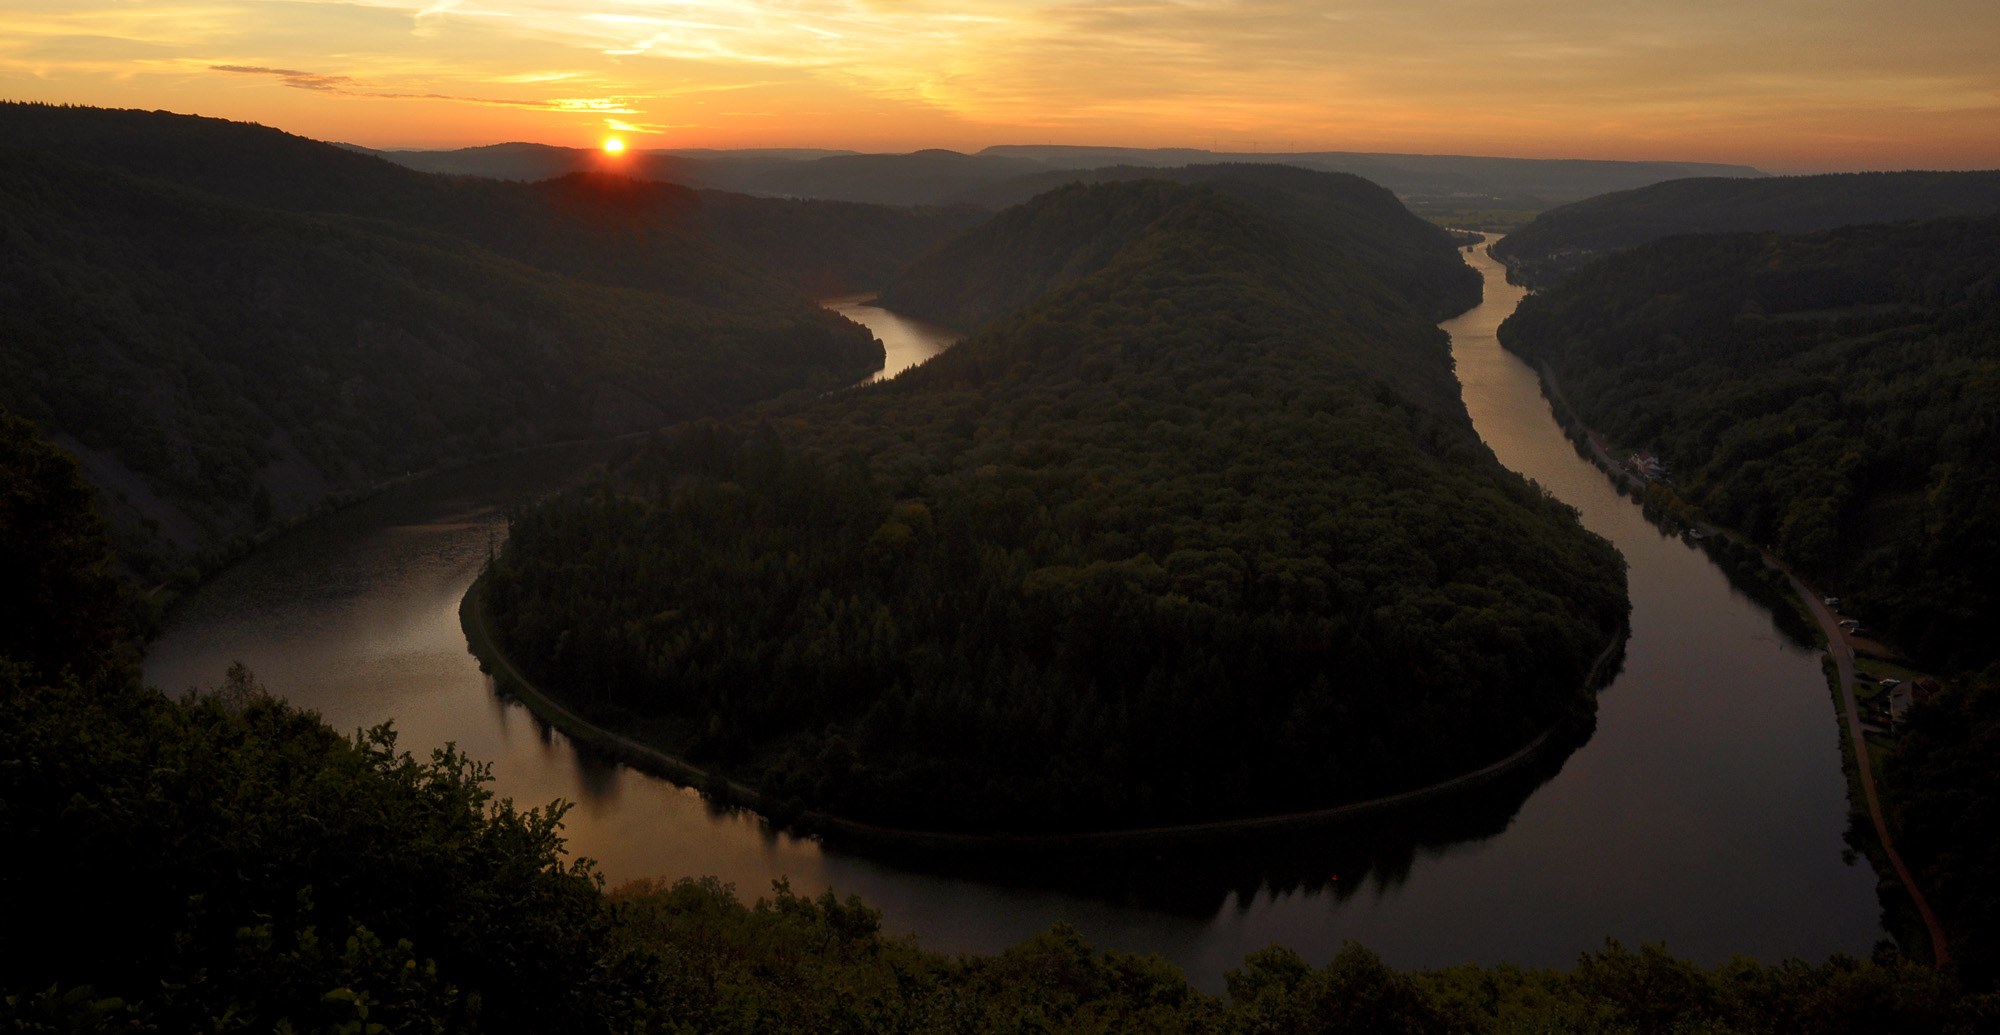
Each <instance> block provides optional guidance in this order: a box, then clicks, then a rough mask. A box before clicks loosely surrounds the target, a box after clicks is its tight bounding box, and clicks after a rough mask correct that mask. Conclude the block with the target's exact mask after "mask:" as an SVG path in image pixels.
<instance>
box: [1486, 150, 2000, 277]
mask: <svg viewBox="0 0 2000 1035" xmlns="http://www.w3.org/2000/svg"><path fill="white" fill-rule="evenodd" d="M1996 212H2000V172H1893V173H1829V174H1826V175H1822V176H1779V177H1773V178H1770V179H1762V180H1742V179H1717V178H1697V179H1684V180H1671V181H1668V182H1665V183H1657V184H1653V185H1651V186H1648V187H1642V188H1639V189H1637V190H1625V191H1619V192H1617V193H1612V194H1605V195H1602V196H1599V197H1594V198H1590V199H1587V200H1584V201H1579V202H1577V203H1575V204H1572V205H1565V206H1563V207H1561V208H1556V209H1551V210H1549V211H1547V212H1544V213H1542V214H1541V215H1539V216H1537V217H1535V219H1534V221H1533V222H1531V223H1529V224H1528V225H1527V226H1524V227H1522V228H1521V229H1519V230H1517V231H1515V232H1514V233H1511V234H1509V235H1507V237H1506V239H1505V240H1503V241H1500V242H1499V243H1497V244H1495V245H1494V247H1493V254H1494V256H1495V257H1496V258H1499V259H1501V260H1502V261H1504V262H1506V263H1507V268H1508V271H1509V272H1508V276H1509V277H1510V278H1511V279H1513V280H1515V281H1517V282H1519V283H1522V284H1526V285H1528V286H1530V287H1536V288H1540V287H1547V286H1548V285H1550V284H1553V283H1555V282H1556V281H1558V280H1561V279H1563V278H1564V277H1567V276H1568V275H1569V274H1571V273H1573V272H1575V271H1576V270H1578V269H1580V268H1582V267H1583V266H1586V265H1588V264H1590V263H1592V262H1595V261H1596V260H1598V259H1600V258H1603V257H1604V256H1606V255H1609V254H1611V253H1613V252H1619V251H1624V250H1625V249H1628V248H1636V247H1638V246H1639V245H1642V244H1645V243H1646V242H1648V241H1655V240H1659V239H1660V238H1663V237H1671V236H1673V235H1676V234H1713V233H1745V232H1773V231H1775V232H1778V233H1792V234H1797V233H1809V232H1811V231H1814V230H1831V229H1833V228H1835V227H1841V226H1856V225H1861V224H1866V223H1896V222H1904V221H1908V220H1912V219H1933V218H1937V217H1940V216H1979V215H1987V214H1991V213H1996Z"/></svg>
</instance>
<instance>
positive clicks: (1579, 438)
mask: <svg viewBox="0 0 2000 1035" xmlns="http://www.w3.org/2000/svg"><path fill="white" fill-rule="evenodd" d="M1537 374H1538V376H1539V377H1540V379H1541V384H1542V390H1543V395H1544V396H1545V397H1546V398H1547V399H1548V400H1549V402H1550V409H1551V410H1552V411H1553V413H1554V414H1555V418H1556V422H1557V423H1558V424H1560V425H1561V426H1562V428H1563V430H1564V432H1565V433H1566V434H1567V435H1568V436H1569V438H1570V441H1571V442H1572V443H1574V444H1575V445H1576V446H1577V452H1578V453H1579V454H1581V455H1583V456H1584V457H1586V458H1587V459H1589V460H1591V461H1592V462H1593V463H1594V464H1596V465H1597V466H1598V467H1599V468H1600V469H1602V470H1603V471H1604V473H1605V474H1606V475H1607V476H1609V477H1610V478H1611V479H1612V480H1613V481H1614V482H1616V483H1617V484H1618V485H1619V486H1620V489H1621V491H1626V490H1629V491H1631V492H1632V493H1633V494H1634V495H1636V496H1638V497H1640V498H1641V499H1642V500H1645V499H1649V497H1648V496H1647V495H1646V494H1647V492H1648V490H1649V489H1650V488H1652V487H1653V486H1655V485H1658V484H1659V483H1656V482H1649V481H1648V480H1646V479H1645V478H1642V477H1640V476H1639V475H1638V474H1636V473H1634V472H1633V471H1631V470H1629V469H1628V468H1627V467H1626V466H1625V465H1623V464H1621V463H1619V462H1618V461H1616V460H1615V459H1613V458H1612V455H1611V453H1612V451H1611V450H1610V448H1609V447H1608V446H1607V444H1606V443H1605V440H1604V437H1603V436H1602V435H1601V434H1599V433H1598V432H1597V431H1596V430H1595V429H1593V428H1591V427H1589V426H1587V425H1585V424H1583V423H1582V421H1581V420H1579V419H1578V417H1577V415H1576V413H1575V411H1574V410H1572V409H1571V408H1570V405H1569V402H1568V400H1567V399H1566V398H1565V397H1564V396H1563V393H1562V387H1561V384H1560V383H1559V382H1558V381H1557V380H1556V378H1555V375H1554V374H1553V373H1552V372H1551V371H1550V370H1548V369H1547V368H1546V367H1542V368H1540V369H1538V370H1537ZM1665 491H1667V492H1669V493H1671V489H1666V490H1665ZM1676 499H1677V497H1676ZM1645 509H1646V510H1647V513H1648V516H1649V517H1652V518H1653V519H1654V520H1655V522H1656V523H1658V524H1660V525H1661V526H1662V527H1663V528H1666V529H1667V530H1669V531H1673V530H1674V529H1673V528H1671V527H1669V526H1670V523H1671V522H1673V521H1675V520H1676V519H1675V518H1674V515H1673V513H1672V512H1671V511H1670V510H1662V511H1660V512H1658V513H1655V512H1654V510H1653V509H1652V508H1650V507H1648V508H1645ZM1685 523H1686V524H1688V525H1689V530H1691V531H1693V532H1696V533H1699V534H1700V535H1701V536H1702V537H1704V538H1715V539H1720V540H1725V541H1727V542H1730V543H1734V544H1738V545H1739V546H1741V547H1744V548H1747V549H1748V550H1749V551H1754V552H1755V555H1756V556H1757V558H1758V559H1759V560H1760V561H1761V562H1762V564H1763V565H1764V566H1765V567H1766V568H1769V569H1771V570H1772V571H1774V572H1777V573H1779V574H1781V575H1782V576H1783V578H1784V582H1785V584H1786V586H1787V587H1788V589H1789V592H1786V593H1785V594H1783V598H1782V599H1781V600H1778V601H1765V604H1766V606H1768V607H1780V606H1782V607H1788V608H1791V609H1793V610H1795V611H1796V612H1797V613H1798V614H1799V615H1801V616H1803V617H1805V618H1806V619H1807V620H1808V621H1809V622H1810V623H1811V624H1812V626H1813V628H1814V629H1815V631H1816V632H1817V634H1818V638H1819V640H1820V644H1819V645H1820V647H1821V649H1823V650H1824V651H1825V652H1826V660H1827V661H1828V663H1829V664H1828V665H1827V666H1826V667H1827V680H1828V683H1829V689H1830V690H1831V696H1832V699H1833V701H1834V705H1835V714H1836V717H1837V718H1838V720H1839V722H1840V730H1841V734H1842V737H1843V743H1842V745H1841V759H1842V763H1843V769H1844V776H1845V777H1846V779H1847V782H1848V786H1849V803H1850V806H1851V807H1852V808H1853V810H1854V812H1855V814H1856V816H1857V818H1858V817H1859V816H1860V815H1861V814H1863V813H1865V814H1866V816H1867V818H1868V825H1869V827H1870V828H1871V829H1872V830H1873V833H1874V836H1873V839H1872V840H1868V841H1866V842H1865V843H1864V844H1863V845H1862V846H1861V847H1862V848H1863V850H1864V851H1865V852H1866V853H1867V854H1868V856H1869V859H1870V862H1871V863H1872V864H1873V865H1874V867H1875V871H1876V873H1877V875H1878V880H1879V881H1880V885H1881V890H1882V891H1883V892H1884V893H1885V894H1884V897H1885V898H1886V897H1888V895H1887V894H1886V893H1887V892H1888V891H1889V888H1890V885H1891V883H1894V884H1896V885H1899V886H1900V888H1901V890H1902V891H1903V892H1904V894H1906V895H1907V896H1908V904H1909V906H1910V907H1911V908H1912V909H1914V911H1915V914H1916V919H1917V920H1918V921H1919V925H1918V926H1920V927H1921V933H1922V936H1923V938H1924V939H1925V940H1926V941H1927V942H1928V945H1929V947H1930V953H1931V957H1932V960H1933V962H1934V963H1935V964H1936V965H1937V966H1939V967H1943V966H1945V965H1946V964H1947V963H1948V962H1949V961H1950V959H1951V953H1950V949H1949V947H1948V945H1947V942H1946V939H1945V934H1944V928H1943V926H1942V925H1941V924H1940V922H1939V921H1938V918H1937V916H1936V914H1935V913H1934V912H1933V911H1932V909H1931V907H1930V904H1929V902H1928V901H1927V900H1926V899H1925V898H1924V895H1923V891H1922V889H1921V888H1919V887H1918V886H1917V882H1916V878H1915V876H1914V875H1913V874H1912V873H1911V871H1910V869H1909V867H1908V866H1907V865H1905V864H1904V862H1903V859H1902V856H1901V855H1900V854H1899V853H1898V852H1897V851H1896V848H1895V842H1894V839H1893V838H1892V837H1891V836H1890V833H1889V822H1888V818H1887V815H1886V814H1885V812H1884V810H1883V807H1882V802H1881V797H1880V795H1879V794H1878V793H1877V792H1876V787H1875V765H1874V760H1873V759H1871V757H1870V755H1869V751H1868V740H1867V735H1866V731H1865V730H1864V729H1863V727H1862V724H1861V719H1860V713H1859V706H1858V704H1857V702H1856V700H1855V696H1854V682H1855V678H1856V676H1855V667H1854V665H1855V660H1854V650H1853V648H1852V646H1851V645H1850V644H1849V642H1848V637H1847V633H1846V631H1845V630H1843V629H1842V628H1841V627H1840V624H1839V619H1838V618H1837V617H1836V616H1835V615H1834V613H1833V611H1832V609H1831V608H1829V607H1827V606H1826V604H1825V603H1824V602H1823V600H1824V597H1823V596H1822V595H1821V594H1820V593H1819V592H1818V591H1816V590H1814V589H1813V588H1812V587H1811V586H1808V585H1807V584H1806V582H1805V581H1804V580H1803V579H1801V578H1800V577H1799V576H1798V574H1797V573H1796V572H1794V571H1793V570H1792V569H1791V568H1790V567H1789V566H1788V565H1786V564H1785V563H1784V562H1783V561H1782V560H1780V559H1779V558H1778V557H1777V556H1776V555H1774V554H1772V553H1771V552H1770V551H1769V550H1766V549H1764V548H1763V547H1761V546H1758V545H1757V544H1754V543H1751V542H1750V541H1749V540H1748V538H1746V537H1745V536H1743V535H1742V534H1741V533H1740V532H1738V531H1736V530H1734V529H1729V528H1723V527H1721V526H1717V525H1714V524H1711V523H1708V522H1706V521H1698V522H1685ZM1710 552H1711V553H1713V552H1714V551H1710ZM1774 617H1777V616H1774ZM1779 620H1780V624H1781V625H1782V624H1783V622H1782V619H1779ZM1885 873H1888V874H1894V878H1893V882H1892V880H1891V879H1890V878H1888V877H1886V876H1883V875H1884V874H1885ZM1887 905H1888V903H1886V902H1885V907H1887ZM1901 926H1908V925H1901ZM1906 937H1907V935H1906Z"/></svg>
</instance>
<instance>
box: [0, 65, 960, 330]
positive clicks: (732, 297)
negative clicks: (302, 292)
mask: <svg viewBox="0 0 2000 1035" xmlns="http://www.w3.org/2000/svg"><path fill="white" fill-rule="evenodd" d="M0 139H4V140H6V141H7V144H8V146H10V147H16V148H21V149H25V150H36V151H43V152H47V153H49V154H55V155H60V156H63V157H66V158H70V159H73V160H77V161H82V162H88V163H91V164H94V165H101V166H105V167H108V168H113V169H117V170H120V171H123V172H125V173H128V174H130V175H133V176H140V177H145V178H148V179H154V180H162V181H165V182H169V183H174V184H178V185H181V186H184V187H191V188H193V189H195V190H199V191H203V192H206V193H209V194H214V195H217V196H220V197H225V198H230V199H234V200H237V201H242V202H248V203H250V204H254V205H259V206H263V207H267V208H273V209H280V210H283V211H288V212H310V213H332V214H339V215H348V216H361V217H366V218H370V219H376V220H380V221H382V222H383V223H384V224H385V229H387V230H393V231H402V230H406V229H411V228H417V229H421V230H424V231H431V232H441V233H446V234H450V235H452V236H455V237H459V238H462V239H464V240H466V241H469V242H472V243H474V244H477V245H479V246H480V247H482V248H485V249H487V250H489V251H492V252H494V253H496V254H499V255H504V256H506V257H508V258H511V259H515V260H518V261H520V262H525V263H528V264H529V265H533V266H539V267H541V268H543V269H547V270H550V271H552V272H557V273H562V274H566V275H568V276H573V277H578V278H581V279H585V280H591V281H595V282H597V283H600V284H607V285H611V286H614V287H629V288H639V289H642V290H647V291H656V292H660V293H663V294H670V295H674V296H676V297H681V298H687V299H691V300H694V301H698V302H701V303H702V304H704V305H712V306H718V307H725V308H727V307H732V306H742V307H747V308H748V309H751V310H764V309H768V308H770V307H771V306H773V305H776V304H779V300H783V302H784V303H785V304H789V305H792V306H794V307H796V308H797V309H799V310H800V311H801V312H803V311H805V310H808V309H810V308H811V300H810V299H809V298H807V297H804V296H803V295H802V294H801V293H800V291H799V288H801V287H804V288H806V289H807V290H809V291H815V292H819V291H824V292H826V293H829V294H842V293H848V292H853V291H861V290H866V289H870V288H874V287H877V286H879V285H880V284H881V283H882V282H883V281H884V280H886V279H887V278H888V276H889V275H890V274H891V273H893V272H894V271H895V269H896V268H897V267H898V266H899V265H900V264H901V263H902V262H906V261H908V260H910V259H911V258H914V257H915V256H916V255H918V254H920V253H921V252H922V251H923V250H924V249H925V248H927V247H929V246H930V245H932V244H933V243H935V242H936V241H937V240H939V239H941V238H943V237H944V236H946V235H948V234H950V233H953V232H956V231H957V230H960V229H963V228H964V227H965V226H967V225H969V224H970V222H971V220H972V218H973V217H972V216H970V215H967V214H965V213H963V212H954V211H952V210H948V209H925V210H918V211H910V210H903V209H895V208H889V207H886V206H881V205H859V204H840V203H835V202H812V203H806V202H791V201H785V200H781V199H776V198H749V197H745V196H742V195H730V194H725V193H723V192H719V191H711V192H700V191H696V190H693V189H691V188H689V187H684V186H680V185H678V184H676V183H668V182H654V181H652V180H649V179H645V178H639V179H635V178H633V177H634V175H639V176H642V177H643V176H644V175H647V174H657V173H660V172H661V170H662V168H666V169H668V170H669V171H671V167H659V166H657V163H654V164H646V163H648V162H650V161H651V160H650V159H647V158H645V156H632V157H631V160H630V161H624V160H617V161H614V160H609V159H603V158H602V156H593V160H592V161H589V162H581V161H577V162H571V163H569V164H568V165H567V166H561V165H552V166H551V171H560V172H561V174H560V175H557V176H555V177H553V178H550V179H547V180H542V181H539V182H533V183H519V182H504V181H501V180H497V179H485V178H480V177H473V176H445V175H437V174H433V173H428V172H420V171H417V170H415V169H411V168H406V167H404V166H403V165H399V164H394V163H392V162H390V161H388V160H386V159H385V158H383V157H380V156H378V155H377V154H375V153H372V152H361V151H357V150H355V149H352V148H347V147H342V146H339V145H335V144H328V143H323V142H320V141H317V140H309V139H306V138H304V137H298V136H293V135H292V134H289V133H284V132H281V131H279V130H275V129H271V128H268V127H264V126H259V125H255V124H252V123H242V122H228V121H224V120H222V119H212V118H202V117H199V116H194V115H176V114H172V113H169V112H148V111H121V110H111V109H103V108H72V107H56V106H53V105H45V104H16V103H0ZM640 166H643V169H641V168H640ZM628 174H629V175H628Z"/></svg>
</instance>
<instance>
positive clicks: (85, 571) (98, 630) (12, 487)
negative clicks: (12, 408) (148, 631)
mask: <svg viewBox="0 0 2000 1035" xmlns="http://www.w3.org/2000/svg"><path fill="white" fill-rule="evenodd" d="M0 543H4V544H6V547H5V548H4V549H0V586H5V587H7V588H6V590H5V591H4V592H0V665H5V664H8V663H12V664H15V665H19V666H22V667H23V668H24V669H25V670H26V673H27V674H29V675H31V676H37V675H39V676H47V677H56V676H58V675H59V674H60V673H62V672H63V671H65V670H69V671H71V672H73V673H74V672H85V671H91V670H94V669H96V668H98V667H99V666H101V665H103V664H104V663H105V660H106V658H107V655H108V654H109V653H110V651H111V650H112V649H113V647H114V646H115V645H116V644H117V642H118V640H119V639H120V633H119V630H118V628H117V625H116V623H115V619H114V618H113V616H114V615H115V613H116V610H117V606H118V585H117V583H116V582H115V581H114V580H113V579H112V577H111V575H110V572H109V570H108V568H109V561H110V552H111V540H110V538H109V537H108V536H107V535H106V534H105V531H104V522H103V520H102V519H100V518H99V517H98V516H97V511H96V509H95V508H94V507H93V506H92V504H91V492H90V487H89V486H87V485H85V484H84V483H83V481H82V478H81V477H80V476H79V475H78V473H77V469H76V461H75V460H73V459H71V458H70V457H69V455H68V454H66V453H63V452H62V451H61V450H58V449H56V448H55V447H53V446H51V445H49V444H48V443H47V442H44V441H42V440H41V439H40V438H39V437H38V436H37V435H36V434H35V429H34V426H33V425H31V424H29V423H28V422H27V421H24V420H22V419H20V418H19V417H16V416H13V415H12V414H10V413H8V412H7V411H6V410H4V409H0Z"/></svg>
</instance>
